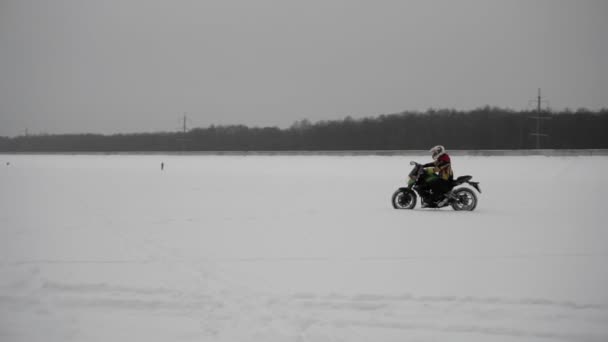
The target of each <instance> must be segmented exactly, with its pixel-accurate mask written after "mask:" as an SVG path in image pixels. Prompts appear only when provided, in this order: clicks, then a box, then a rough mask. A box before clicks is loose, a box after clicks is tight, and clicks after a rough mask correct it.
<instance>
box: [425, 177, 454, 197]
mask: <svg viewBox="0 0 608 342" xmlns="http://www.w3.org/2000/svg"><path fill="white" fill-rule="evenodd" d="M428 185H429V187H430V188H431V190H432V191H433V196H432V197H431V201H433V202H437V201H439V200H440V199H441V198H443V195H445V194H446V193H447V192H448V191H450V190H451V188H452V180H451V179H449V180H445V179H442V178H436V179H435V180H433V181H431V182H430V183H429V184H428Z"/></svg>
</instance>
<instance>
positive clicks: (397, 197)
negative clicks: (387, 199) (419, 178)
mask: <svg viewBox="0 0 608 342" xmlns="http://www.w3.org/2000/svg"><path fill="white" fill-rule="evenodd" d="M417 198H418V197H417V196H416V193H415V192H414V191H413V190H410V189H399V190H397V191H395V193H394V194H393V197H392V203H393V208H395V209H414V207H415V206H416V201H417Z"/></svg>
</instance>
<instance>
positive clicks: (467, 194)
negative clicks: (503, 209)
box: [391, 162, 481, 211]
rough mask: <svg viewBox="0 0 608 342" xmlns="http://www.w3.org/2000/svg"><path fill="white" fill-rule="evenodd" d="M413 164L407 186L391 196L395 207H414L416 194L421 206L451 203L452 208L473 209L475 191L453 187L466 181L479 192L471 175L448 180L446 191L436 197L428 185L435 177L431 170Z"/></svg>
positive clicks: (475, 201)
mask: <svg viewBox="0 0 608 342" xmlns="http://www.w3.org/2000/svg"><path fill="white" fill-rule="evenodd" d="M410 164H411V165H414V168H413V169H412V171H411V172H410V174H409V181H408V186H407V188H399V189H397V191H395V193H393V197H392V198H391V202H392V204H393V208H395V209H414V207H415V206H416V201H417V199H418V195H419V196H420V199H421V202H422V203H421V204H422V207H423V208H443V207H446V206H448V205H451V206H452V208H453V209H454V210H468V211H472V210H475V207H477V196H476V195H475V192H474V191H473V190H471V189H470V188H465V187H460V188H456V189H454V188H455V187H456V186H458V185H461V184H464V183H467V184H469V185H471V186H472V187H473V188H475V190H477V191H478V192H479V193H481V189H480V188H479V183H478V182H471V179H472V178H473V176H461V177H458V178H456V179H455V180H450V182H449V183H448V184H447V186H448V187H449V189H448V191H447V192H446V193H445V194H443V195H442V196H440V197H439V198H437V197H438V196H435V195H436V194H434V193H433V189H432V188H431V187H430V186H429V183H431V184H432V182H433V180H432V179H433V178H434V177H435V178H437V175H435V174H434V173H433V172H429V171H427V169H425V168H424V165H421V164H418V163H416V162H410Z"/></svg>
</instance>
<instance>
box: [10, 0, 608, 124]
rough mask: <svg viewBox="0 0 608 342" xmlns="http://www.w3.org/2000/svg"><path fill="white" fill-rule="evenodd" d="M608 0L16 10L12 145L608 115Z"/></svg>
mask: <svg viewBox="0 0 608 342" xmlns="http://www.w3.org/2000/svg"><path fill="white" fill-rule="evenodd" d="M607 18H608V1H604V0H597V1H585V0H576V1H575V0H569V1H556V0H546V1H540V0H538V1H537V0H523V1H521V0H503V1H492V0H479V1H472V0H444V1H432V0H429V1H425V0H420V1H405V0H394V1H390V0H373V1H372V0H368V1H362V0H339V1H338V0H306V1H289V0H276V1H271V0H234V1H230V0H218V1H215V0H210V1H206V0H191V1H185V0H178V1H169V0H166V1H157V0H145V1H144V0H141V1H140V0H95V1H93V0H73V1H67V0H53V1H47V0H39V1H35V0H0V136H14V135H20V134H23V132H24V130H25V129H26V128H27V129H28V130H29V132H30V133H44V132H46V133H76V132H93V133H119V132H145V131H172V130H176V129H178V128H179V127H180V126H181V122H180V118H181V116H182V115H183V114H184V113H187V116H188V117H189V120H190V121H189V122H188V125H189V126H190V127H193V126H208V125H211V124H234V123H243V124H247V125H255V126H267V125H268V126H280V127H288V126H289V125H290V124H292V123H293V122H294V121H295V120H300V119H304V118H308V119H310V120H312V121H317V120H330V119H341V118H344V117H345V116H347V115H350V116H352V117H355V118H356V117H363V116H375V115H379V114H389V113H396V112H400V111H403V110H426V109H427V108H430V107H433V108H455V109H471V108H476V107H479V106H483V105H486V104H489V105H492V106H500V107H508V108H512V109H516V110H519V109H526V108H531V107H530V106H529V101H530V100H531V99H533V98H534V97H535V96H536V92H537V88H539V87H540V88H542V89H543V93H544V95H546V98H547V100H548V101H549V102H550V105H551V107H553V108H555V109H562V108H565V107H570V108H573V109H576V108H578V107H587V108H590V109H599V108H602V107H608V19H607Z"/></svg>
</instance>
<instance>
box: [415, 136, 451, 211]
mask: <svg viewBox="0 0 608 342" xmlns="http://www.w3.org/2000/svg"><path fill="white" fill-rule="evenodd" d="M429 152H431V157H432V158H433V161H432V162H430V163H427V164H424V165H422V167H424V168H428V167H432V169H431V170H432V172H433V173H435V174H436V176H437V177H429V181H428V183H427V185H428V186H429V188H430V189H431V191H432V192H433V196H431V198H430V200H431V203H423V207H427V206H429V205H430V204H432V203H434V204H436V205H437V206H438V207H442V206H443V205H444V204H445V203H446V202H447V200H448V199H447V197H446V198H442V197H443V195H444V194H445V193H447V192H448V191H450V189H451V185H452V181H453V180H454V172H453V171H452V162H451V159H450V156H449V155H448V154H447V152H446V150H445V147H443V146H442V145H437V146H434V147H433V148H431V149H430V150H429ZM438 201H440V202H439V203H437V202H438Z"/></svg>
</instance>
